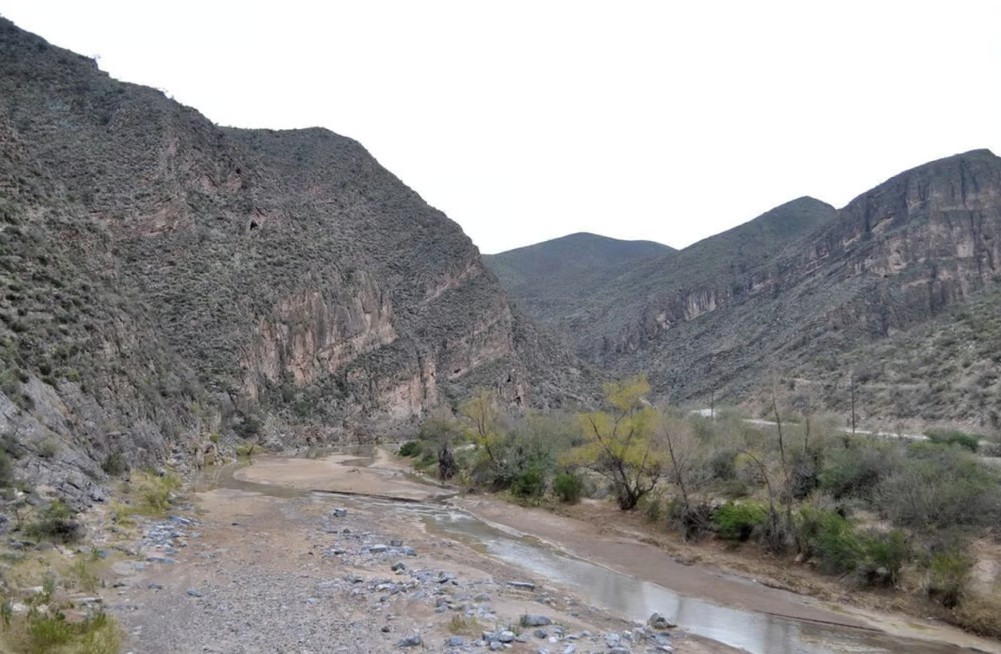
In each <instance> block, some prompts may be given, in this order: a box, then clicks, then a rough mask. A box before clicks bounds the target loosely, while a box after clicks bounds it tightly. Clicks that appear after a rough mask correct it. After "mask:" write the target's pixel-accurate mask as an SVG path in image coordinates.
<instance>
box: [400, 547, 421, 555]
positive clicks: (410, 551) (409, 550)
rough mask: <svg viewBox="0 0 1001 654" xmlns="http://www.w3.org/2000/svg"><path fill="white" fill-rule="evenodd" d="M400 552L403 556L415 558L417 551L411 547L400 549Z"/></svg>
mask: <svg viewBox="0 0 1001 654" xmlns="http://www.w3.org/2000/svg"><path fill="white" fill-rule="evenodd" d="M400 552H401V553H403V554H405V555H406V556H417V550H415V549H414V548H412V547H403V548H400Z"/></svg>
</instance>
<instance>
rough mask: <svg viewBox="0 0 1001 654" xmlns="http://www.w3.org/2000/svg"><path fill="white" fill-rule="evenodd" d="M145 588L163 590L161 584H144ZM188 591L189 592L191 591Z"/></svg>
mask: <svg viewBox="0 0 1001 654" xmlns="http://www.w3.org/2000/svg"><path fill="white" fill-rule="evenodd" d="M146 588H147V589H148V590H163V586H161V585H160V584H149V585H148V586H146ZM188 592H189V594H190V592H191V591H188Z"/></svg>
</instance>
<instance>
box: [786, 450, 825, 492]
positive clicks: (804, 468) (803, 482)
mask: <svg viewBox="0 0 1001 654" xmlns="http://www.w3.org/2000/svg"><path fill="white" fill-rule="evenodd" d="M819 471H820V457H819V455H818V454H817V453H816V452H799V451H797V452H795V453H794V454H793V455H792V461H791V465H790V466H789V478H788V480H787V488H786V490H787V492H788V493H789V494H790V495H791V496H792V497H793V498H795V499H797V500H802V499H805V498H806V497H807V496H808V495H809V494H810V493H812V492H813V491H814V490H815V489H816V488H817V487H818V486H819V485H820V476H819Z"/></svg>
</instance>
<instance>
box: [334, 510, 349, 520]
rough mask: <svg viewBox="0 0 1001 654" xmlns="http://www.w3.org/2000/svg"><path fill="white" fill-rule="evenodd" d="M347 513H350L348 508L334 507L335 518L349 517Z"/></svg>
mask: <svg viewBox="0 0 1001 654" xmlns="http://www.w3.org/2000/svg"><path fill="white" fill-rule="evenodd" d="M347 515H348V510H347V509H334V513H333V516H334V517H335V518H344V517H347Z"/></svg>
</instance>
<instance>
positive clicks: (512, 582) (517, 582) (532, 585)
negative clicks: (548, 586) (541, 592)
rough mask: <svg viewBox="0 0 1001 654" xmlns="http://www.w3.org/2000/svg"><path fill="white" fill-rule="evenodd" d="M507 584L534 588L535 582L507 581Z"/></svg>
mask: <svg viewBox="0 0 1001 654" xmlns="http://www.w3.org/2000/svg"><path fill="white" fill-rule="evenodd" d="M507 585H508V586H510V587H511V588H524V589H526V590H535V584H533V583H532V582H530V581H509V582H507Z"/></svg>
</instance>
